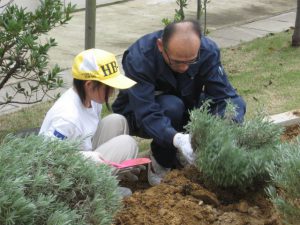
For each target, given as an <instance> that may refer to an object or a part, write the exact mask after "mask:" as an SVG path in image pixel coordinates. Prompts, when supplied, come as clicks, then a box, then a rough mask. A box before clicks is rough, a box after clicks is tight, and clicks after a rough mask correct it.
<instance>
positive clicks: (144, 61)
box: [112, 20, 246, 185]
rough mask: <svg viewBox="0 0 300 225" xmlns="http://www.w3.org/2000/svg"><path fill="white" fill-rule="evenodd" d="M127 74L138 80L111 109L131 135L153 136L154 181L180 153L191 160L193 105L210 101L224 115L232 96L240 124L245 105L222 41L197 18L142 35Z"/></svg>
mask: <svg viewBox="0 0 300 225" xmlns="http://www.w3.org/2000/svg"><path fill="white" fill-rule="evenodd" d="M122 64H123V69H124V71H125V74H126V75H127V76H128V77H130V78H131V79H133V80H135V81H136V82H137V84H136V85H135V86H134V87H132V88H130V89H128V90H121V91H120V92H119V95H118V97H117V99H116V101H115V102H114V103H113V105H112V109H113V111H114V112H116V113H120V114H122V115H124V116H125V117H126V118H127V120H128V123H129V127H130V128H129V129H130V134H132V135H137V136H140V137H144V138H152V139H153V141H152V142H151V152H152V155H151V159H152V164H151V168H150V169H149V170H148V180H149V183H150V184H151V185H157V184H159V183H160V182H161V179H162V178H163V177H164V175H165V174H166V172H168V171H169V170H170V169H171V168H176V167H177V166H178V159H177V153H178V152H179V153H181V155H183V156H184V158H185V159H186V160H187V161H188V162H189V163H191V162H192V161H193V150H192V148H191V144H190V137H189V135H188V134H184V133H183V132H184V125H186V124H187V122H188V120H189V110H192V109H193V108H198V107H200V106H201V104H202V103H203V101H205V100H210V112H211V113H212V114H215V115H220V116H223V115H224V111H225V108H226V102H227V100H230V101H231V102H232V103H233V104H234V105H235V106H236V109H237V112H236V117H235V118H233V120H234V121H235V122H238V123H241V122H242V121H243V118H244V114H245V112H246V104H245V102H244V101H243V99H242V98H241V97H240V96H238V94H237V93H236V91H235V89H234V88H233V87H232V86H231V84H230V83H229V81H228V77H227V75H226V73H225V71H224V69H223V67H222V64H221V61H220V51H219V48H218V47H217V45H216V44H215V43H214V42H213V41H212V40H210V39H208V38H207V37H204V36H202V35H201V29H200V26H199V24H198V22H197V21H192V20H189V21H188V20H186V21H181V22H175V23H172V24H169V25H168V26H166V27H165V29H164V30H163V31H157V32H154V33H151V34H148V35H145V36H143V37H142V38H140V39H139V40H137V41H136V42H135V43H134V44H133V45H132V46H131V47H130V48H129V49H128V50H126V51H125V53H124V56H123V60H122Z"/></svg>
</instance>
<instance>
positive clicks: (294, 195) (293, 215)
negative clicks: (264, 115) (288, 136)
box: [267, 138, 300, 224]
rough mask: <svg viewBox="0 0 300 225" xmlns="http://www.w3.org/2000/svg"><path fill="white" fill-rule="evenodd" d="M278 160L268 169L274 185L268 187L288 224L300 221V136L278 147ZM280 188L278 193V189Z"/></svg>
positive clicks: (273, 200) (270, 194)
mask: <svg viewBox="0 0 300 225" xmlns="http://www.w3.org/2000/svg"><path fill="white" fill-rule="evenodd" d="M277 155H278V157H277V161H276V162H274V163H272V164H270V166H269V168H268V171H269V173H270V177H271V180H272V182H273V184H274V185H275V187H276V188H275V187H274V186H270V187H268V188H267V192H268V194H269V196H270V197H271V200H272V202H273V203H274V205H275V206H276V207H277V209H278V210H279V212H281V214H282V216H283V219H284V221H285V222H286V223H287V224H299V221H300V138H298V139H297V140H296V141H295V142H291V143H283V144H281V145H280V147H279V148H278V154H277ZM276 189H277V190H278V193H277V191H276Z"/></svg>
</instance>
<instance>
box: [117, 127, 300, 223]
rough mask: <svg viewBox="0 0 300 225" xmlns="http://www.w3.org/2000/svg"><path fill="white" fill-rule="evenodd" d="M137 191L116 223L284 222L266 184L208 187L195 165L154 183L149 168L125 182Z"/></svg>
mask: <svg viewBox="0 0 300 225" xmlns="http://www.w3.org/2000/svg"><path fill="white" fill-rule="evenodd" d="M299 133H300V127H299V125H298V126H292V127H289V128H287V129H286V132H285V135H283V136H282V140H291V139H292V138H293V137H295V136H297V134H299ZM122 185H124V186H127V187H130V188H131V189H132V190H133V191H134V193H133V195H132V196H130V197H127V198H125V199H124V200H123V204H124V207H123V209H122V211H120V212H119V214H118V215H117V216H116V219H115V225H150V224H151V225H206V224H207V225H208V224H212V225H281V224H282V223H281V222H280V219H279V216H278V214H277V213H276V211H275V209H274V207H273V205H272V204H271V203H270V202H269V200H268V198H267V196H266V195H265V192H264V189H263V185H259V184H258V185H257V187H258V188H256V190H252V191H247V192H246V193H236V192H235V191H234V190H215V189H212V188H209V187H205V186H204V184H203V182H202V180H201V174H200V173H199V172H198V170H197V169H196V168H195V167H192V166H191V167H186V168H184V169H182V170H173V171H171V172H170V173H169V174H168V175H167V176H166V177H165V179H164V181H163V182H162V183H161V184H160V185H158V186H155V187H150V186H149V184H148V182H147V172H146V171H143V172H142V173H141V174H140V175H139V181H138V182H135V183H130V182H127V183H126V182H123V183H122Z"/></svg>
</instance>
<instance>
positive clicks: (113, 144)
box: [93, 114, 138, 163]
mask: <svg viewBox="0 0 300 225" xmlns="http://www.w3.org/2000/svg"><path fill="white" fill-rule="evenodd" d="M128 134H129V129H128V124H127V120H126V119H125V117H123V116H122V115H119V114H110V115H108V116H106V117H104V118H103V119H102V120H101V122H100V123H99V126H98V128H97V131H96V133H95V135H94V137H93V150H94V151H97V152H100V153H101V155H102V157H103V159H105V160H107V161H112V162H116V163H120V162H122V161H124V160H126V159H133V158H136V157H137V154H138V146H137V143H136V141H135V139H134V138H133V137H131V136H129V135H128Z"/></svg>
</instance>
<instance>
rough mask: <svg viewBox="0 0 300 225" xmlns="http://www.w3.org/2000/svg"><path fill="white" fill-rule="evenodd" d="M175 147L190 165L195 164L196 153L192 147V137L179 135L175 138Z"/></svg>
mask: <svg viewBox="0 0 300 225" xmlns="http://www.w3.org/2000/svg"><path fill="white" fill-rule="evenodd" d="M173 145H174V146H175V147H176V148H177V149H178V150H179V151H180V153H181V154H182V155H183V156H184V158H185V159H186V160H187V162H188V163H189V164H192V163H194V160H195V159H194V158H195V156H194V151H193V149H192V146H191V141H190V135H189V134H183V133H177V134H175V136H174V138H173Z"/></svg>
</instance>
